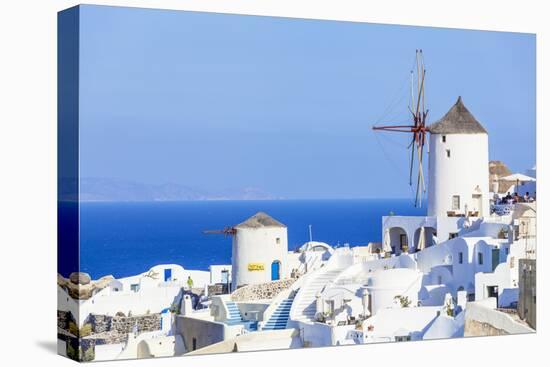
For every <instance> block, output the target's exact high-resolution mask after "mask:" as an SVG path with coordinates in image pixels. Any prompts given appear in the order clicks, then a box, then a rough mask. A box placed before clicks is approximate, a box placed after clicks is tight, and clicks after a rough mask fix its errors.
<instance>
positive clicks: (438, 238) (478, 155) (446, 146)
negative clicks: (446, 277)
mask: <svg viewBox="0 0 550 367" xmlns="http://www.w3.org/2000/svg"><path fill="white" fill-rule="evenodd" d="M428 131H429V132H430V139H429V144H430V149H429V157H428V162H429V167H428V213H427V214H428V215H427V216H426V217H403V216H385V217H383V218H382V221H383V222H382V227H383V234H385V233H386V231H388V235H389V238H390V246H391V247H392V252H393V253H395V254H399V253H401V252H403V251H405V250H406V251H405V252H415V251H416V250H417V249H418V245H419V242H420V238H421V237H423V241H424V244H423V246H424V247H430V246H432V245H434V244H435V243H440V242H442V241H446V240H448V239H450V238H453V237H456V236H458V235H459V233H460V232H461V231H463V230H464V229H466V228H467V227H469V226H472V225H474V224H475V222H476V221H478V220H479V219H480V218H482V217H484V216H488V215H489V213H490V202H489V199H490V194H489V137H488V133H487V131H486V130H485V129H484V128H483V126H482V125H481V124H480V123H479V122H478V121H477V120H476V119H475V117H474V116H473V115H472V114H471V113H470V111H468V109H467V108H466V107H465V106H464V104H463V102H462V98H460V97H459V98H458V100H457V101H456V103H455V104H454V105H453V107H451V109H450V110H449V111H448V112H447V113H446V114H445V116H443V117H442V118H441V119H440V120H439V121H437V122H435V123H434V124H432V125H430V126H429V127H428ZM421 231H422V232H421ZM421 233H423V236H421Z"/></svg>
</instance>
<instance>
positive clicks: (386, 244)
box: [382, 228, 392, 252]
mask: <svg viewBox="0 0 550 367" xmlns="http://www.w3.org/2000/svg"><path fill="white" fill-rule="evenodd" d="M390 241H391V240H390V230H389V229H387V228H386V230H385V231H384V243H383V244H382V250H383V251H384V252H391V251H392V249H391V246H390Z"/></svg>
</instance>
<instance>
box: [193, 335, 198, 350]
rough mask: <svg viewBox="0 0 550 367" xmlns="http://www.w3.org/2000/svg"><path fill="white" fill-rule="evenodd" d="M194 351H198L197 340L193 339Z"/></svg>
mask: <svg viewBox="0 0 550 367" xmlns="http://www.w3.org/2000/svg"><path fill="white" fill-rule="evenodd" d="M193 350H197V338H193Z"/></svg>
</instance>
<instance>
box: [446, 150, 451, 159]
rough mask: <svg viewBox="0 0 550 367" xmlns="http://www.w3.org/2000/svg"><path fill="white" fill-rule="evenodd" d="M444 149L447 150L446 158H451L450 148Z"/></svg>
mask: <svg viewBox="0 0 550 367" xmlns="http://www.w3.org/2000/svg"><path fill="white" fill-rule="evenodd" d="M445 151H446V152H447V158H451V150H450V149H446V150H445Z"/></svg>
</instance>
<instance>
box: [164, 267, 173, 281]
mask: <svg viewBox="0 0 550 367" xmlns="http://www.w3.org/2000/svg"><path fill="white" fill-rule="evenodd" d="M171 280H172V269H164V281H165V282H169V281H171Z"/></svg>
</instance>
